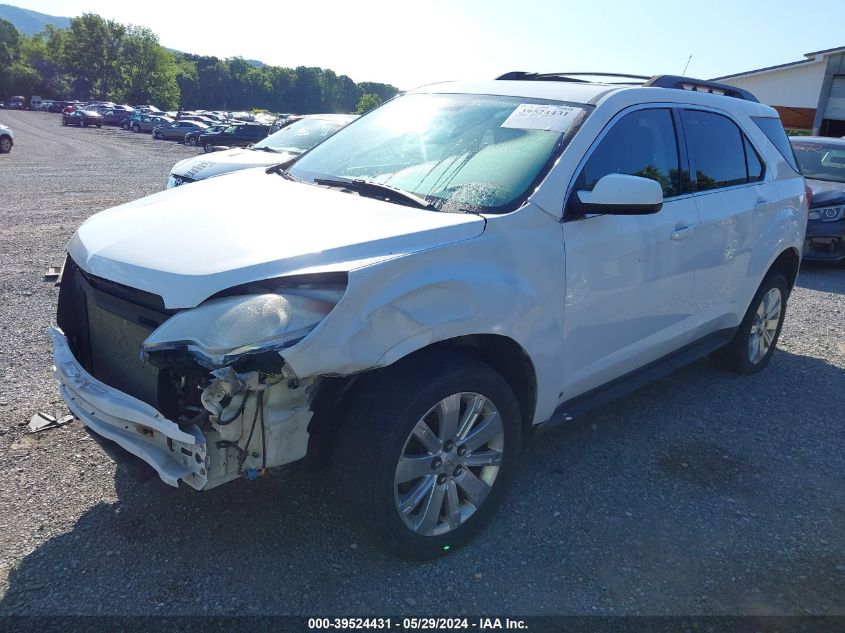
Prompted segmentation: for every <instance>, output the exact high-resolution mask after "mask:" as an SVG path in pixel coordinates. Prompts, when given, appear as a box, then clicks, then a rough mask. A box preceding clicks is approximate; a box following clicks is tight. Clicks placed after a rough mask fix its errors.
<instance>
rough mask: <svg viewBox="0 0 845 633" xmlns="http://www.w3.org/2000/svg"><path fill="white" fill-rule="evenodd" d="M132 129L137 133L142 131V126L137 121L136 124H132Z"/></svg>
mask: <svg viewBox="0 0 845 633" xmlns="http://www.w3.org/2000/svg"><path fill="white" fill-rule="evenodd" d="M132 131H133V132H136V133H137V132H140V131H141V126H140V125H138V124H137V123H135V124H134V125H133V126H132Z"/></svg>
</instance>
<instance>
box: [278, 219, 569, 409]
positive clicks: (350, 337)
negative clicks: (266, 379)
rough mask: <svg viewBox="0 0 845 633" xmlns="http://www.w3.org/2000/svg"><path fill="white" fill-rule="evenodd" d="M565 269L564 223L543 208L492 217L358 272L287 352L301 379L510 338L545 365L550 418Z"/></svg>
mask: <svg viewBox="0 0 845 633" xmlns="http://www.w3.org/2000/svg"><path fill="white" fill-rule="evenodd" d="M526 245H528V247H526ZM563 266H564V250H563V243H562V231H561V229H560V224H559V223H557V222H555V221H554V220H552V219H550V218H549V216H548V215H546V214H545V213H544V212H542V211H541V210H540V209H538V208H536V207H531V208H530V209H523V210H521V211H519V212H515V213H514V214H511V215H510V216H503V217H498V218H493V219H491V220H489V221H488V227H487V229H486V230H485V231H484V233H482V234H481V235H480V236H478V237H476V238H473V239H470V240H467V241H464V242H459V243H455V244H450V245H446V246H441V247H437V248H434V249H431V250H428V251H424V252H419V253H415V254H411V255H404V256H400V257H397V258H394V259H391V260H388V261H384V262H380V263H378V264H375V265H372V266H367V267H364V268H360V269H358V270H353V271H350V273H349V285H348V287H347V290H346V293H345V295H344V298H343V300H342V301H341V302H340V303H339V304H338V305H337V307H336V308H335V309H334V310H333V311H332V312H331V313H330V314H329V315H328V316H327V317H326V318H325V319H324V320H323V321H322V322H321V323H320V325H319V326H318V327H317V328H316V329H315V330H314V331H313V332H312V333H311V335H309V336H308V337H307V338H306V339H305V340H303V341H302V342H301V343H299V344H297V345H295V346H294V347H291V348H290V349H287V350H285V351H284V352H283V356H284V358H285V360H286V361H287V363H288V364H289V366H290V367H291V369H292V370H293V371H294V372H295V373H296V374H297V375H299V376H300V377H308V376H317V375H349V374H353V373H356V372H361V371H365V370H368V369H373V368H376V367H383V366H386V365H390V364H391V363H394V362H395V361H397V360H399V359H400V358H403V357H404V356H407V355H408V354H410V353H412V352H415V351H417V350H419V349H422V348H424V347H427V346H428V345H431V344H432V343H436V342H438V341H443V340H448V339H452V338H456V337H460V336H467V335H475V334H495V335H499V336H505V337H508V338H510V339H512V340H514V341H515V342H516V343H517V344H519V345H520V347H522V349H523V350H524V351H525V353H526V354H527V355H528V357H529V358H530V359H531V362H532V363H533V365H534V367H535V369H536V373H537V377H538V394H537V411H536V415H537V416H538V419H539V420H540V421H542V420H544V419H546V417H548V415H551V412H552V410H553V409H554V406H555V405H556V404H557V395H558V391H559V389H558V387H559V384H558V382H557V380H556V379H559V377H560V367H559V363H560V358H561V346H562V341H563V328H562V318H563V313H562V309H563V289H564V281H563V280H564V278H565V277H564V270H563ZM544 416H545V417H544Z"/></svg>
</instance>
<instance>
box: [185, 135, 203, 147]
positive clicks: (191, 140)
mask: <svg viewBox="0 0 845 633" xmlns="http://www.w3.org/2000/svg"><path fill="white" fill-rule="evenodd" d="M199 143H200V142H199V141H198V140H197V139H195V138H194V137H193V136H192V137H191V138H189V139H188V145H191V146H193V147H196V146H197V145H199Z"/></svg>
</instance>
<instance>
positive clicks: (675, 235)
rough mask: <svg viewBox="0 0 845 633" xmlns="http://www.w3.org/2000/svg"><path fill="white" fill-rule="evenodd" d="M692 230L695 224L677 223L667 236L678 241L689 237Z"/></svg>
mask: <svg viewBox="0 0 845 633" xmlns="http://www.w3.org/2000/svg"><path fill="white" fill-rule="evenodd" d="M694 231H695V224H689V225H687V224H678V225H676V226H675V230H674V231H672V232H671V233H670V234H669V237H670V238H671V239H672V240H674V241H675V242H679V241H681V240H685V239H687V238H688V237H690V236H691V235H692V234H693V232H694Z"/></svg>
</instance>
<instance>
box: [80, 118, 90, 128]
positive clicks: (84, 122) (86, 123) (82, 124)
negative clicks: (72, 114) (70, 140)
mask: <svg viewBox="0 0 845 633" xmlns="http://www.w3.org/2000/svg"><path fill="white" fill-rule="evenodd" d="M79 127H88V121H86V120H85V119H82V120H81V121H80V122H79Z"/></svg>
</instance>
